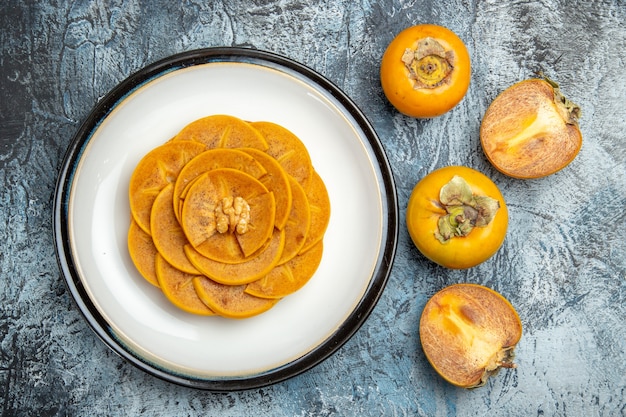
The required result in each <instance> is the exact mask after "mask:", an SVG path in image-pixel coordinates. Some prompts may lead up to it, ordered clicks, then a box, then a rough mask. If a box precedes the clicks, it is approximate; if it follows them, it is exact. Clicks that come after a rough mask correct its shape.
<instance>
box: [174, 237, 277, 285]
mask: <svg viewBox="0 0 626 417" xmlns="http://www.w3.org/2000/svg"><path fill="white" fill-rule="evenodd" d="M284 247H285V232H284V231H281V230H278V229H275V230H274V234H273V236H272V238H271V239H270V242H269V244H268V245H267V247H265V248H262V250H260V251H259V254H255V255H253V256H250V257H249V258H247V260H246V261H244V262H241V263H236V264H227V263H224V262H217V261H214V260H211V259H209V258H207V257H205V256H202V255H201V254H200V253H199V252H198V251H196V250H195V249H194V248H193V247H192V246H191V245H186V246H185V253H186V254H187V257H188V258H189V260H190V261H191V262H192V263H193V265H194V266H195V267H196V268H197V269H198V270H199V271H200V272H201V273H202V274H203V275H206V276H207V277H209V278H211V279H212V280H214V281H216V282H219V283H220V284H224V285H243V284H247V283H250V282H252V281H256V280H257V279H260V278H261V277H263V276H265V275H266V274H267V273H269V272H270V271H271V270H272V269H273V268H274V267H275V266H276V265H277V264H278V260H279V259H280V255H281V253H282V251H283V248H284Z"/></svg>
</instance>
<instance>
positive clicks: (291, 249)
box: [278, 176, 311, 264]
mask: <svg viewBox="0 0 626 417" xmlns="http://www.w3.org/2000/svg"><path fill="white" fill-rule="evenodd" d="M289 182H290V185H291V195H292V204H291V211H290V213H289V218H288V219H287V223H286V224H285V229H284V230H285V249H284V250H283V254H282V256H281V257H280V261H278V263H279V264H284V263H285V262H287V261H289V260H290V259H291V258H293V257H294V256H296V255H297V254H298V252H300V250H301V249H302V246H304V242H305V239H306V236H307V234H308V232H309V227H310V226H311V210H310V209H309V201H308V199H307V197H306V193H305V192H304V188H302V186H301V185H300V184H299V183H298V182H297V181H296V180H295V179H294V178H293V177H291V176H289Z"/></svg>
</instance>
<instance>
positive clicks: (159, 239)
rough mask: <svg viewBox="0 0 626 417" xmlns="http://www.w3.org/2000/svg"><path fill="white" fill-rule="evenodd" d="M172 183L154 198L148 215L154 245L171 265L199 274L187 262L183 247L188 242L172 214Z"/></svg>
mask: <svg viewBox="0 0 626 417" xmlns="http://www.w3.org/2000/svg"><path fill="white" fill-rule="evenodd" d="M173 191H174V184H168V185H167V186H166V187H165V188H164V189H163V190H161V192H160V193H159V195H158V196H157V198H156V200H154V204H153V205H152V213H151V215H150V230H151V231H152V241H153V242H154V246H156V248H157V250H158V251H159V253H160V254H161V256H163V258H164V259H165V260H166V261H167V262H168V263H169V264H171V265H172V266H173V267H175V268H177V269H179V270H181V271H183V272H186V273H188V274H196V275H197V274H199V272H198V270H197V269H196V268H195V267H194V266H193V265H192V264H191V262H189V259H187V256H186V255H185V251H184V250H183V247H184V246H185V245H186V244H188V243H189V241H188V240H187V237H186V236H185V233H184V232H183V229H182V227H180V223H178V221H177V220H176V216H174V208H173V206H172V194H173Z"/></svg>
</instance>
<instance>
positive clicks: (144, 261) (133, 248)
mask: <svg viewBox="0 0 626 417" xmlns="http://www.w3.org/2000/svg"><path fill="white" fill-rule="evenodd" d="M128 252H129V253H130V258H131V259H132V261H133V263H134V264H135V267H136V268H137V271H139V274H141V276H142V277H144V278H145V280H146V281H148V282H149V283H150V284H152V285H154V286H155V287H158V286H159V282H158V280H157V276H156V271H155V269H154V258H155V257H156V256H157V254H158V253H159V252H158V251H157V248H156V246H154V242H153V241H152V238H151V237H150V235H149V234H147V233H146V232H144V231H143V230H142V229H141V227H139V226H138V225H137V222H135V221H134V220H132V219H131V222H130V228H129V229H128Z"/></svg>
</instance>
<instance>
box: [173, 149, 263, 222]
mask: <svg viewBox="0 0 626 417" xmlns="http://www.w3.org/2000/svg"><path fill="white" fill-rule="evenodd" d="M218 168H233V169H237V170H239V171H243V172H245V173H247V174H250V175H252V176H253V177H254V178H260V177H261V176H263V174H265V173H266V171H265V168H263V166H262V165H261V164H259V163H258V162H257V161H256V160H255V159H254V158H253V157H252V156H250V155H249V154H247V153H245V152H241V151H239V150H236V149H222V148H220V149H209V150H208V151H205V152H202V153H201V154H199V155H198V156H196V157H195V158H193V159H192V160H191V161H189V162H188V163H187V165H185V167H184V168H183V169H182V170H181V171H180V173H179V174H178V177H177V178H176V184H175V186H174V196H173V204H174V213H175V215H176V218H177V219H179V220H180V211H179V208H180V204H179V200H180V199H181V198H182V197H184V195H185V193H186V187H187V186H188V185H189V184H190V183H191V182H192V181H193V180H194V179H196V178H197V177H198V176H200V175H201V174H204V173H205V172H207V171H211V170H214V169H218Z"/></svg>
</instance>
